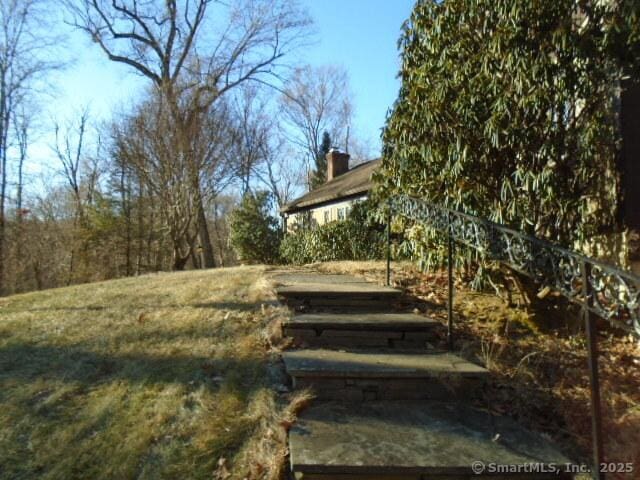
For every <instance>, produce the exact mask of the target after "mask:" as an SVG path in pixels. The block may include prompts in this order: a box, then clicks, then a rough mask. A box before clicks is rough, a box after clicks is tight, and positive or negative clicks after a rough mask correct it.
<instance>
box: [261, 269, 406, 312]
mask: <svg viewBox="0 0 640 480" xmlns="http://www.w3.org/2000/svg"><path fill="white" fill-rule="evenodd" d="M273 278H274V281H275V283H276V293H277V295H278V298H279V299H280V300H281V301H283V302H284V303H286V304H287V305H289V306H290V307H292V308H294V309H297V310H300V311H309V310H334V311H335V310H356V311H380V310H383V311H384V310H389V309H391V308H392V306H393V304H394V303H395V302H397V301H398V300H399V299H400V297H401V294H402V292H401V291H400V290H398V289H395V288H391V287H384V286H379V285H375V284H373V283H369V282H367V281H365V280H363V279H359V278H356V277H351V276H349V275H324V274H316V273H296V274H280V275H276V276H274V277H273Z"/></svg>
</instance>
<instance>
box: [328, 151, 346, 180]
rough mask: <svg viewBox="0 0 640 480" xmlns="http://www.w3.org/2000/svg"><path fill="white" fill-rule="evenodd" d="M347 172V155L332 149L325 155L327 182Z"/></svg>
mask: <svg viewBox="0 0 640 480" xmlns="http://www.w3.org/2000/svg"><path fill="white" fill-rule="evenodd" d="M348 171H349V154H348V153H344V152H341V151H340V150H338V149H337V148H332V149H331V150H329V153H327V182H330V181H331V180H333V179H334V178H336V177H337V176H340V175H342V174H343V173H346V172H348Z"/></svg>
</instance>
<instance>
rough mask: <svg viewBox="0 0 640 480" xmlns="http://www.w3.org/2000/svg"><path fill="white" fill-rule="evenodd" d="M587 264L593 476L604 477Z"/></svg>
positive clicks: (585, 284) (585, 291)
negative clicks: (601, 469)
mask: <svg viewBox="0 0 640 480" xmlns="http://www.w3.org/2000/svg"><path fill="white" fill-rule="evenodd" d="M590 273H591V272H590V271H589V264H588V263H587V262H585V261H582V295H583V298H584V302H585V303H584V306H583V310H582V315H583V317H584V326H585V332H586V336H587V349H588V355H589V386H590V389H591V439H592V443H593V462H594V466H593V478H595V479H598V480H603V479H604V473H603V472H601V471H600V465H601V464H602V462H604V444H603V439H602V408H601V406H600V379H599V376H598V343H597V332H596V322H595V319H594V318H593V315H591V313H590V311H589V296H590V295H591V289H590V288H589V275H590Z"/></svg>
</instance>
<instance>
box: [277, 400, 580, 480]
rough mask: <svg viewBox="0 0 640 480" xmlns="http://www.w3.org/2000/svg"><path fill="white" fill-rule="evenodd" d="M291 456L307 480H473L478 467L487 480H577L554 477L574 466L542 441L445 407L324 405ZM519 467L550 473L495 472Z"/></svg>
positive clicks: (300, 429)
mask: <svg viewBox="0 0 640 480" xmlns="http://www.w3.org/2000/svg"><path fill="white" fill-rule="evenodd" d="M289 449H290V453H291V456H290V458H291V469H292V472H293V473H294V475H295V478H297V479H299V480H329V479H331V480H347V479H351V480H362V479H367V480H383V479H384V480H391V479H397V480H425V479H435V478H437V479H449V480H454V479H469V480H471V479H474V478H478V477H479V475H476V474H475V473H474V471H473V470H472V465H474V462H482V464H483V465H484V466H485V470H484V475H483V477H482V478H500V479H502V480H504V479H512V478H518V479H527V480H530V479H551V478H553V479H558V478H571V477H570V476H568V475H565V474H562V473H560V474H558V475H556V473H555V472H549V471H548V470H550V469H552V467H558V468H561V469H562V470H563V471H564V470H565V469H566V465H567V464H569V463H571V462H570V460H569V459H568V458H567V457H565V456H564V455H563V454H562V453H561V452H560V451H559V450H558V448H556V447H555V446H554V445H552V444H551V443H549V442H548V441H546V440H545V439H544V438H542V437H541V436H540V435H537V434H534V433H531V432H529V431H527V430H525V429H524V428H522V427H520V426H519V425H518V424H516V423H515V422H514V421H512V420H511V419H508V418H506V417H502V416H493V415H490V414H488V413H487V412H485V411H481V410H477V409H475V408H471V407H468V406H463V405H458V404H452V403H444V402H419V403H416V402H367V403H363V404H360V405H353V404H351V405H349V404H342V403H336V402H325V403H317V404H314V405H312V406H311V407H309V408H308V409H307V410H305V411H303V412H302V413H301V414H300V416H299V418H298V421H297V423H296V424H295V425H294V427H293V428H292V429H291V431H290V433H289ZM475 465H476V468H479V467H478V465H479V464H478V463H476V464H475ZM518 465H519V466H521V467H520V468H521V470H524V469H525V466H529V467H526V468H529V470H531V468H538V470H542V469H546V470H547V472H546V473H545V472H540V471H538V472H533V473H532V472H529V473H527V472H525V471H521V472H519V473H517V474H514V472H506V473H505V472H503V473H501V474H498V473H497V472H496V471H495V470H496V468H497V467H498V466H506V467H502V468H513V467H512V466H518Z"/></svg>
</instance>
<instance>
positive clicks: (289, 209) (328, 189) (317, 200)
mask: <svg viewBox="0 0 640 480" xmlns="http://www.w3.org/2000/svg"><path fill="white" fill-rule="evenodd" d="M379 165H380V159H377V160H371V161H369V162H365V163H361V164H360V165H356V166H355V167H353V168H352V169H351V170H349V171H348V172H347V173H343V174H342V175H339V176H337V177H336V178H334V179H332V180H331V181H329V182H327V183H324V184H323V185H320V186H319V187H318V188H316V189H315V190H311V191H310V192H309V193H307V194H305V195H303V196H301V197H299V198H296V199H295V200H293V201H291V202H289V203H287V204H286V205H285V206H283V207H282V208H281V209H280V212H282V213H293V212H297V211H299V210H306V209H309V208H311V207H313V206H315V205H319V204H322V203H328V202H333V201H335V200H339V199H341V198H347V197H353V196H355V195H358V194H364V193H367V192H368V191H369V190H371V187H372V186H373V182H372V181H371V174H372V173H373V171H374V170H375V169H376V168H377V167H378V166H379Z"/></svg>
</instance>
